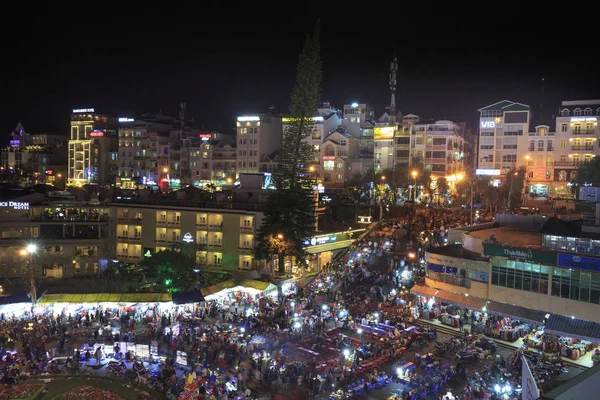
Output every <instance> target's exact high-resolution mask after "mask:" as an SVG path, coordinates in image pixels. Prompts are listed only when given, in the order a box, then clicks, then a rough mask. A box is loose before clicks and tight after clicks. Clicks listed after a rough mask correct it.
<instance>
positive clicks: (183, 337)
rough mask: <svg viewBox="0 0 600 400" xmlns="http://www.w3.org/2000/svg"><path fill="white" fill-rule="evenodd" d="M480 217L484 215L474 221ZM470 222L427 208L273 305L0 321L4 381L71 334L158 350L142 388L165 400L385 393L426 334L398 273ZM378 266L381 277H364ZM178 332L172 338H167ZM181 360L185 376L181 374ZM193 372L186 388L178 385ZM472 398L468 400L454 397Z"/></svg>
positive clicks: (39, 364) (383, 228)
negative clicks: (180, 358) (155, 345)
mask: <svg viewBox="0 0 600 400" xmlns="http://www.w3.org/2000/svg"><path fill="white" fill-rule="evenodd" d="M488 217H489V216H487V215H485V214H483V215H480V216H479V220H478V222H483V221H485V220H486V219H487V218H488ZM468 221H469V215H468V213H462V212H456V213H448V212H447V211H444V210H437V209H433V208H432V209H423V210H420V211H419V212H417V213H411V214H409V215H406V216H404V217H402V218H397V219H394V220H385V221H383V222H382V223H380V224H379V225H378V226H377V228H376V229H375V230H373V231H372V232H371V233H370V234H369V235H368V236H365V237H363V238H359V239H358V240H357V241H356V242H355V243H354V245H353V246H352V247H351V248H350V250H349V251H348V253H347V254H346V255H345V257H343V258H342V259H339V260H336V261H334V262H332V263H330V264H329V265H327V266H326V267H325V268H324V269H323V272H322V273H321V274H319V275H317V276H316V277H315V278H314V280H312V282H311V283H310V284H309V285H307V286H305V287H301V288H298V290H297V291H296V292H294V293H292V294H289V295H287V296H280V297H279V298H277V299H274V298H261V299H259V298H257V297H251V296H249V297H247V298H238V299H235V300H234V301H228V302H218V301H213V302H205V303H202V304H198V305H196V306H193V307H191V308H190V309H189V310H188V311H189V312H186V313H181V314H178V315H176V314H173V313H170V312H164V311H160V310H158V309H155V310H152V311H151V312H149V313H145V314H144V315H143V316H142V315H137V314H136V312H135V310H129V311H128V312H112V311H111V312H109V310H104V309H102V308H100V307H98V308H96V309H92V310H90V311H88V312H86V313H84V314H77V315H70V314H67V315H65V314H64V313H62V314H58V315H55V314H52V313H50V314H47V315H35V316H32V315H31V314H30V315H21V316H20V317H13V318H1V321H0V331H1V332H2V337H4V338H5V339H6V340H5V341H6V342H5V343H4V344H3V346H4V347H3V348H2V350H0V356H1V361H2V366H1V368H2V370H1V372H2V377H3V379H4V383H10V380H11V378H15V379H16V378H17V377H19V376H21V375H22V374H23V373H26V374H29V375H35V374H39V373H44V372H48V371H49V370H48V365H50V364H51V360H52V358H53V357H56V356H59V355H62V354H65V352H67V350H66V349H65V343H67V342H69V341H73V340H75V338H74V337H73V332H81V333H82V335H84V336H86V341H87V342H89V343H93V342H100V343H102V342H110V343H112V342H118V341H126V342H127V341H135V340H136V336H142V337H144V338H145V339H147V340H153V341H157V342H159V353H161V354H163V355H164V356H165V357H166V359H165V360H164V361H162V362H160V364H159V368H158V370H159V373H157V374H152V373H151V372H150V369H151V367H148V368H147V369H148V375H149V379H148V380H147V381H144V382H145V383H148V384H150V385H152V387H153V388H154V389H156V390H159V391H161V392H162V393H164V394H165V396H166V397H167V398H179V397H180V396H182V395H183V394H184V393H185V394H186V395H187V396H190V395H191V396H192V397H191V398H201V399H209V398H214V399H223V398H247V399H251V398H256V397H257V396H258V395H259V394H260V393H264V392H272V391H279V390H283V391H287V392H289V393H296V394H298V396H300V398H306V396H310V397H311V398H313V397H318V396H326V395H327V394H328V393H330V392H334V393H336V392H338V391H342V392H344V396H346V397H347V396H355V397H359V396H363V395H365V393H367V392H368V391H371V390H377V387H379V386H381V385H382V384H383V385H385V384H390V382H391V380H392V378H393V377H394V372H393V371H392V370H391V366H392V365H397V364H398V363H400V362H402V361H403V360H404V359H405V357H406V354H407V352H408V351H411V349H412V350H414V348H415V347H417V346H419V345H422V344H423V343H422V338H423V336H422V335H418V334H417V332H416V331H411V330H409V328H410V327H411V326H412V325H413V322H414V321H413V320H412V318H413V317H412V316H411V313H410V311H409V310H408V307H406V303H407V300H408V298H407V296H406V293H403V292H402V291H401V288H402V287H403V285H404V280H405V279H411V278H410V277H408V278H407V277H406V276H405V275H403V274H402V271H405V270H412V268H413V267H414V266H415V265H417V264H418V262H419V259H420V256H421V255H422V253H423V252H424V250H425V248H426V246H438V245H443V244H444V240H445V238H446V237H447V234H448V230H449V229H451V228H453V227H456V226H459V225H464V224H467V223H468ZM411 251H414V252H415V253H416V254H415V256H414V257H410V254H409V252H411ZM373 258H376V259H377V260H378V261H377V262H373ZM381 260H383V261H381ZM375 264H383V265H384V266H385V267H384V268H372V266H373V265H375ZM148 315H149V316H148ZM110 323H113V324H115V325H119V326H120V329H119V330H118V331H119V333H115V332H114V331H111V330H110V329H108V330H107V329H102V327H104V326H106V325H107V324H110ZM175 324H177V325H178V326H179V329H178V330H177V331H174V330H169V329H166V328H168V327H171V326H173V325H175ZM379 325H382V326H383V327H384V328H385V330H384V328H381V329H380V328H378V326H379ZM388 327H389V329H388ZM377 332H379V334H378V333H377ZM382 332H383V333H382ZM115 335H116V336H115ZM116 339H118V340H116ZM8 348H10V349H12V350H11V351H8V350H6V349H8ZM14 350H16V352H15V351H14ZM119 350H123V349H114V354H112V355H110V354H108V355H107V354H105V355H104V356H103V355H102V354H100V355H97V354H83V355H80V354H75V353H72V354H68V356H69V357H74V359H75V360H76V361H83V362H85V360H86V359H89V360H90V364H92V361H93V359H94V358H97V360H96V361H97V362H96V364H98V365H99V369H98V371H102V368H100V366H101V365H102V361H103V360H106V358H107V357H109V356H116V355H117V353H119V352H120V351H119ZM178 352H184V353H185V354H186V355H187V360H188V365H187V366H186V367H185V368H179V369H178V368H177V367H178V365H177V362H175V360H176V358H177V354H178ZM123 359H124V360H127V361H131V362H133V361H134V360H133V359H131V360H128V357H127V356H125V357H123ZM153 361H154V362H156V360H153ZM404 361H406V360H404ZM150 364H152V362H151V363H150ZM136 365H139V364H136ZM138 372H139V371H137V372H136V373H138ZM190 372H193V374H194V379H195V384H194V385H190V384H189V380H188V379H186V377H187V376H188V374H189V373H190ZM153 382H154V383H153ZM350 388H352V390H350ZM420 389H422V388H416V390H412V391H411V390H410V389H407V390H404V392H403V393H402V394H400V397H402V398H405V399H408V398H413V399H418V398H421V397H422V390H420ZM437 389H438V390H442V388H441V386H440V388H437ZM190 391H193V393H191V394H190ZM338 394H339V393H338ZM425 394H427V393H425ZM332 396H333V395H332ZM468 396H469V395H468V393H467V392H465V393H462V394H459V395H457V398H468Z"/></svg>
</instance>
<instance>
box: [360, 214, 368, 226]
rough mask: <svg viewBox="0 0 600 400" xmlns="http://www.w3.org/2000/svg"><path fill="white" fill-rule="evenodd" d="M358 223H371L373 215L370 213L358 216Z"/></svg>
mask: <svg viewBox="0 0 600 400" xmlns="http://www.w3.org/2000/svg"><path fill="white" fill-rule="evenodd" d="M358 223H359V224H370V223H371V216H370V215H365V216H359V217H358Z"/></svg>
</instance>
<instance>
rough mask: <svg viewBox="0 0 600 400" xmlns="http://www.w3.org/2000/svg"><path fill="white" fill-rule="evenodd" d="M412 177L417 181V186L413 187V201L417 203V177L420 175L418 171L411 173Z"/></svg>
mask: <svg viewBox="0 0 600 400" xmlns="http://www.w3.org/2000/svg"><path fill="white" fill-rule="evenodd" d="M410 175H411V176H412V177H413V179H414V180H415V182H414V183H415V184H414V187H413V201H415V200H416V197H417V175H419V173H418V172H417V171H412V172H411V173H410Z"/></svg>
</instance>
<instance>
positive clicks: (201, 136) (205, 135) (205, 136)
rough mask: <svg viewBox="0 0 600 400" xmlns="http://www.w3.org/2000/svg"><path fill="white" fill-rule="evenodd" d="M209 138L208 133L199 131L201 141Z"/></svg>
mask: <svg viewBox="0 0 600 400" xmlns="http://www.w3.org/2000/svg"><path fill="white" fill-rule="evenodd" d="M210 138H211V135H210V133H201V134H200V139H202V141H207V140H209V139H210Z"/></svg>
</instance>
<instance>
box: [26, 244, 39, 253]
mask: <svg viewBox="0 0 600 400" xmlns="http://www.w3.org/2000/svg"><path fill="white" fill-rule="evenodd" d="M27 251H28V252H29V253H35V252H36V251H37V246H36V245H35V244H33V243H31V244H28V245H27Z"/></svg>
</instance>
